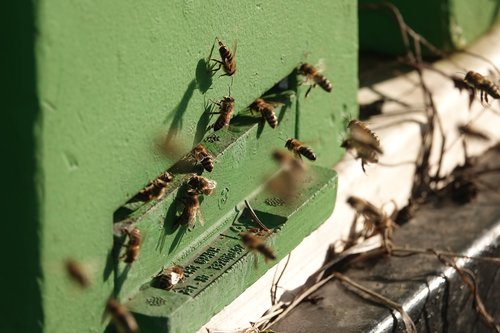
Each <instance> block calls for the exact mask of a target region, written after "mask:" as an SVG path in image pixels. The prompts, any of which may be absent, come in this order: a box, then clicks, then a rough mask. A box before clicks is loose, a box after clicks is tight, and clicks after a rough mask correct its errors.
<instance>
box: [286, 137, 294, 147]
mask: <svg viewBox="0 0 500 333" xmlns="http://www.w3.org/2000/svg"><path fill="white" fill-rule="evenodd" d="M293 140H294V139H293V138H290V139H288V140H286V143H285V148H288V149H291V148H292V142H293Z"/></svg>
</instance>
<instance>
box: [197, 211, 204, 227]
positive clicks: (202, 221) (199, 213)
mask: <svg viewBox="0 0 500 333" xmlns="http://www.w3.org/2000/svg"><path fill="white" fill-rule="evenodd" d="M196 215H198V221H199V222H200V224H201V225H202V226H203V225H205V220H204V219H203V215H202V214H201V209H200V208H198V209H197V210H196Z"/></svg>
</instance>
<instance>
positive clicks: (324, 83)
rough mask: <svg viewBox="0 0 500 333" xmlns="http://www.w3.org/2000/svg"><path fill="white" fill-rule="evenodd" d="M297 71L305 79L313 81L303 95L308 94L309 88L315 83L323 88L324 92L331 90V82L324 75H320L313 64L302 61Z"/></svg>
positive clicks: (314, 85)
mask: <svg viewBox="0 0 500 333" xmlns="http://www.w3.org/2000/svg"><path fill="white" fill-rule="evenodd" d="M298 73H299V74H300V75H304V76H305V77H306V79H307V80H310V81H313V82H314V83H313V84H312V85H311V86H310V87H309V89H307V91H306V95H305V97H306V98H307V96H308V95H309V93H310V92H311V89H312V88H314V87H316V85H318V86H320V87H321V88H323V90H324V91H326V92H331V91H332V83H331V82H330V81H329V80H328V79H327V78H326V77H325V76H324V75H322V74H321V73H320V72H319V70H318V69H316V68H315V67H314V66H312V65H310V64H306V63H303V64H302V65H300V67H299V70H298Z"/></svg>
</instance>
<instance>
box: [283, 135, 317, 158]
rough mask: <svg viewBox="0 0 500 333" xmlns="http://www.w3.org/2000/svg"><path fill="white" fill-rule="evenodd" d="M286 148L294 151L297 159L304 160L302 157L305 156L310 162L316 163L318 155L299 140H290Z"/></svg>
mask: <svg viewBox="0 0 500 333" xmlns="http://www.w3.org/2000/svg"><path fill="white" fill-rule="evenodd" d="M285 147H286V148H287V149H288V150H290V151H293V153H294V154H295V157H298V158H300V159H302V156H304V157H306V158H307V159H308V160H310V161H316V154H315V153H314V152H313V150H312V149H311V148H309V147H307V146H306V145H304V143H303V142H301V141H299V140H297V139H293V138H290V139H288V140H287V141H286V143H285Z"/></svg>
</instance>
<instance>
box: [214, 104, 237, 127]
mask: <svg viewBox="0 0 500 333" xmlns="http://www.w3.org/2000/svg"><path fill="white" fill-rule="evenodd" d="M214 103H215V104H216V105H217V106H218V107H219V112H212V113H218V114H220V115H219V117H218V118H217V120H216V121H215V123H214V124H213V128H214V131H218V130H220V129H221V128H223V127H228V126H229V123H230V122H231V116H232V115H233V111H234V98H233V97H231V96H225V97H224V98H222V99H221V100H220V101H219V102H214Z"/></svg>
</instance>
